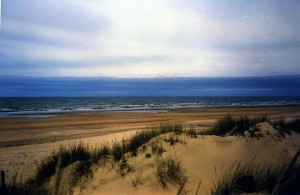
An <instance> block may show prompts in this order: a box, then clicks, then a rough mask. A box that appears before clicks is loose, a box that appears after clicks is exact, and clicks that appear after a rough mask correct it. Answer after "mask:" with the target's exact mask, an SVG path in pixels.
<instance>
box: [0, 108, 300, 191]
mask: <svg viewBox="0 0 300 195" xmlns="http://www.w3.org/2000/svg"><path fill="white" fill-rule="evenodd" d="M228 114H231V115H232V116H248V117H253V116H262V115H267V116H268V118H269V119H270V120H277V119H286V120H289V119H292V118H295V117H298V116H300V107H297V106H285V107H279V106H278V107H248V108H245V107H243V108H203V109H200V108H199V109H177V110H171V111H169V112H160V113H134V112H115V113H109V112H107V113H93V112H91V113H80V112H79V113H63V114H58V115H57V116H55V117H50V118H41V119H28V118H0V169H2V170H5V172H6V175H7V176H8V177H11V176H12V175H14V174H16V173H17V174H18V175H19V176H20V175H22V177H23V178H27V177H31V176H33V175H34V173H35V171H36V166H37V165H38V164H39V163H40V161H41V160H42V159H44V158H45V157H46V156H47V155H49V154H51V152H53V151H54V150H57V149H58V147H59V146H60V145H65V144H68V143H74V142H78V141H79V140H80V141H82V142H84V143H87V144H91V145H95V144H100V143H112V141H121V140H122V139H125V140H126V138H128V137H130V136H131V135H133V134H134V133H136V131H139V130H143V129H147V127H153V126H157V125H159V124H160V123H166V122H174V121H177V122H178V121H179V122H182V123H183V125H184V126H186V127H193V128H195V129H197V131H203V130H205V129H207V128H209V127H210V126H211V125H212V124H214V123H215V122H216V120H217V119H218V118H220V117H223V116H225V115H228ZM259 125H260V128H261V129H264V131H265V135H264V136H263V137H262V138H260V139H252V138H247V137H241V136H227V137H219V136H199V135H198V136H197V138H191V137H190V136H187V135H180V136H179V140H181V142H180V143H176V144H174V145H170V144H169V143H167V142H166V141H164V140H166V137H168V136H170V135H169V134H165V135H161V136H160V137H159V138H155V139H153V140H151V141H150V142H149V143H148V145H147V147H146V149H144V150H143V151H139V152H138V155H137V156H136V157H132V156H128V163H129V164H130V165H131V166H132V167H134V171H132V172H129V173H128V174H126V175H125V176H122V175H120V173H119V172H118V169H117V167H118V166H117V165H115V167H114V166H112V165H110V164H111V163H107V164H108V165H104V166H103V165H101V166H100V165H99V167H95V169H94V171H95V173H94V177H93V179H92V180H89V181H88V182H87V183H85V184H82V185H81V186H79V187H77V188H76V189H75V191H74V193H78V194H99V193H101V194H176V192H177V190H178V186H176V185H169V186H168V188H166V189H165V188H161V186H157V181H156V179H157V178H156V177H155V174H153V173H154V172H155V160H156V156H155V155H154V154H151V157H149V158H146V157H145V155H146V154H147V153H151V152H150V148H151V143H152V142H155V141H156V142H160V144H162V146H163V148H164V150H165V152H164V153H163V154H162V155H163V157H164V156H168V155H176V156H178V157H179V158H180V159H181V161H182V165H183V167H184V172H185V175H186V176H187V177H188V180H187V183H186V185H185V188H184V190H185V193H186V194H195V192H196V191H197V189H198V184H199V182H201V185H200V188H199V194H208V193H209V191H210V189H211V187H212V186H213V181H214V179H216V177H217V176H218V174H220V175H222V174H223V172H225V171H226V170H228V169H229V168H230V166H232V165H233V164H234V163H238V162H242V163H246V162H249V161H251V160H253V159H254V160H255V162H257V163H281V162H289V160H290V159H291V158H292V157H293V155H294V154H295V152H296V151H297V150H298V148H300V135H299V134H296V133H292V134H291V135H287V136H286V137H285V138H278V137H276V136H274V135H273V134H272V131H273V129H272V126H270V125H269V124H267V123H261V124H259ZM135 178H139V179H140V180H141V182H138V185H136V186H135V185H134V184H133V183H134V182H133V181H134V180H135Z"/></svg>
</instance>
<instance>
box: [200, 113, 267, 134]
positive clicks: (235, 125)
mask: <svg viewBox="0 0 300 195" xmlns="http://www.w3.org/2000/svg"><path fill="white" fill-rule="evenodd" d="M266 121H268V119H267V117H266V116H260V117H255V118H248V117H247V116H245V117H240V118H234V117H232V116H231V115H227V116H225V117H222V118H220V119H218V120H217V122H216V123H215V124H214V125H213V126H212V127H211V128H209V129H208V130H206V131H204V132H200V133H199V134H200V135H217V136H226V135H244V133H245V131H247V130H249V128H250V127H252V126H254V125H256V124H258V123H260V122H266Z"/></svg>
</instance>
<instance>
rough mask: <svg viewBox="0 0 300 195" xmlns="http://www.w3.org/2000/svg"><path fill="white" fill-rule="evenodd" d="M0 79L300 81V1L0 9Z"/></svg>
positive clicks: (163, 1)
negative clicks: (276, 78) (272, 77)
mask: <svg viewBox="0 0 300 195" xmlns="http://www.w3.org/2000/svg"><path fill="white" fill-rule="evenodd" d="M1 9H2V21H1V31H0V70H1V71H0V76H1V75H14V76H34V77H35V76H39V77H40V76H41V77H53V76H54V77H65V76H68V77H69V76H72V77H73V76H74V77H97V76H99V77H121V78H145V77H203V76H204V77H220V76H221V77H227V76H242V77H243V76H266V75H291V74H300V64H299V62H300V55H299V54H300V36H299V32H300V25H299V24H300V2H299V1H298V0H285V1H281V0H251V1H241V0H201V1H199V0H151V1H150V0H149V1H141V0H126V1H125V0H63V1H62V0H2V6H1Z"/></svg>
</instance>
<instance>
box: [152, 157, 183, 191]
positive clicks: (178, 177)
mask: <svg viewBox="0 0 300 195" xmlns="http://www.w3.org/2000/svg"><path fill="white" fill-rule="evenodd" d="M155 164H156V167H155V174H156V177H157V179H158V182H159V184H160V185H161V186H162V187H163V188H167V183H175V184H178V185H181V184H182V182H183V181H184V179H185V176H184V169H183V165H182V158H181V157H179V156H178V155H176V154H170V155H168V156H166V157H158V158H156V162H155Z"/></svg>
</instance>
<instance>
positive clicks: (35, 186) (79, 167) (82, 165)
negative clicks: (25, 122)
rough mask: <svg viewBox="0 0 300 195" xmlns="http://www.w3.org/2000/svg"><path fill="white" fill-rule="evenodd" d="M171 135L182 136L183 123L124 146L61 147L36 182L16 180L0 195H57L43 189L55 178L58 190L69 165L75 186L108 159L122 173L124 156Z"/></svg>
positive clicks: (45, 161) (155, 129)
mask: <svg viewBox="0 0 300 195" xmlns="http://www.w3.org/2000/svg"><path fill="white" fill-rule="evenodd" d="M168 132H175V133H178V134H180V133H182V132H183V126H182V124H181V123H163V124H160V125H159V126H158V127H153V128H151V129H147V130H142V131H139V132H137V133H136V134H135V135H133V136H132V137H130V138H129V140H127V141H125V140H123V141H122V142H121V143H119V142H113V144H112V146H110V145H109V144H102V145H99V146H97V147H91V146H89V145H87V144H84V143H83V142H77V143H72V144H69V145H66V146H60V147H59V149H58V150H57V151H54V152H52V153H51V154H50V155H49V156H48V157H46V158H45V159H43V160H42V161H41V163H40V164H39V165H38V167H37V172H36V174H35V176H34V177H33V178H29V179H28V180H27V181H26V182H17V179H16V178H13V179H12V181H11V182H10V183H8V185H7V188H6V190H5V192H4V189H3V188H2V187H1V189H0V190H1V194H28V192H30V194H51V193H55V192H57V190H56V191H55V189H54V191H55V192H53V189H52V190H51V191H49V190H48V189H46V188H44V187H43V186H44V184H45V183H46V182H48V181H50V178H51V177H52V176H55V177H56V184H55V186H56V187H55V188H58V187H59V185H60V183H59V182H60V180H59V179H60V175H61V171H62V170H63V169H64V168H66V167H68V166H70V165H74V167H73V169H72V171H71V175H70V177H73V179H72V180H73V183H74V185H75V184H76V183H78V181H79V180H80V178H81V177H83V176H88V177H92V169H91V167H92V165H93V164H96V163H98V162H99V161H100V160H101V159H105V158H108V157H109V156H111V157H112V158H113V159H114V160H115V161H120V160H121V164H120V165H121V168H122V170H124V166H123V165H124V164H126V163H124V162H125V161H126V160H125V161H124V157H123V156H124V154H125V153H128V152H135V153H136V152H137V149H138V148H139V147H141V146H142V145H144V144H146V143H148V142H149V141H150V140H151V139H152V138H154V137H157V136H159V135H160V134H163V133H168ZM152 149H153V150H155V152H156V153H162V152H163V148H162V146H161V147H159V146H157V147H154V146H153V148H152ZM122 159H123V160H122ZM122 166H123V167H122ZM123 172H124V171H123ZM2 192H3V193H2Z"/></svg>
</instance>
